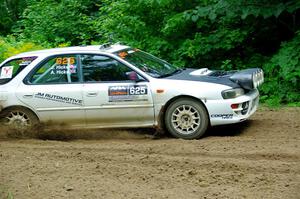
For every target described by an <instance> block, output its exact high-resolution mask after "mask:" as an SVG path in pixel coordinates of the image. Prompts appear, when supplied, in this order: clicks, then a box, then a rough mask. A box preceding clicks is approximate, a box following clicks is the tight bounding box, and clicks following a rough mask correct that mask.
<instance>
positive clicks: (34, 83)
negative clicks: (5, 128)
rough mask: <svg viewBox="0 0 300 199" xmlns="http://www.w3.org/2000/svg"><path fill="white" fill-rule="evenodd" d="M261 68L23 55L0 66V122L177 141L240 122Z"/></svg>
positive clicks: (110, 51)
mask: <svg viewBox="0 0 300 199" xmlns="http://www.w3.org/2000/svg"><path fill="white" fill-rule="evenodd" d="M263 78H264V77H263V71H262V70H261V69H259V68H252V69H247V70H241V71H230V72H225V71H212V70H208V69H206V68H203V69H189V68H187V69H180V68H177V67H174V66H172V65H171V64H169V63H167V62H166V61H164V60H161V59H159V58H156V57H154V56H152V55H150V54H148V53H145V52H143V51H140V50H138V49H135V48H131V47H129V46H124V45H120V44H114V45H109V44H104V45H101V46H82V47H68V48H56V49H49V50H41V51H34V52H28V53H22V54H19V55H16V56H13V57H10V58H9V59H7V60H5V61H4V62H3V63H1V65H0V119H1V122H2V125H10V126H16V127H19V128H27V127H31V126H33V125H35V124H37V123H38V122H43V121H49V120H51V121H53V122H63V123H66V124H68V126H69V127H70V128H113V127H130V128H131V127H156V128H158V129H166V130H167V131H168V132H170V133H171V134H172V135H173V136H175V137H178V138H184V139H195V138H199V137H201V136H202V135H203V134H204V133H205V131H206V130H207V128H208V127H209V126H215V125H223V124H231V123H237V122H241V121H243V120H246V119H247V118H249V117H250V115H252V114H253V113H254V112H255V111H256V109H257V106H258V101H259V92H258V90H257V87H258V86H259V85H260V84H262V83H263Z"/></svg>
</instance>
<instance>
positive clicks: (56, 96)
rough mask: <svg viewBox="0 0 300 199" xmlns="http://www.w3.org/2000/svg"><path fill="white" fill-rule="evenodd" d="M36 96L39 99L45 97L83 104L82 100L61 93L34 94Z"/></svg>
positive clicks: (57, 100) (62, 101) (46, 98)
mask: <svg viewBox="0 0 300 199" xmlns="http://www.w3.org/2000/svg"><path fill="white" fill-rule="evenodd" d="M34 97H35V98H39V99H45V100H50V101H55V102H61V103H66V104H74V105H80V106H82V100H80V99H74V98H71V97H62V96H59V95H52V94H48V93H37V94H35V95H34Z"/></svg>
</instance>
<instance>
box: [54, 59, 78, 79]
mask: <svg viewBox="0 0 300 199" xmlns="http://www.w3.org/2000/svg"><path fill="white" fill-rule="evenodd" d="M55 64H56V66H55V67H54V68H53V69H52V70H51V72H50V74H51V75H65V74H74V73H77V66H76V59H75V57H58V58H56V60H55Z"/></svg>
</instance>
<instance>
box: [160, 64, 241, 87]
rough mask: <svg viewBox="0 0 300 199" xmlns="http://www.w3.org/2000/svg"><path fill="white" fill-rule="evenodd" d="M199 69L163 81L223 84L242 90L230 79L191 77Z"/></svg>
mask: <svg viewBox="0 0 300 199" xmlns="http://www.w3.org/2000/svg"><path fill="white" fill-rule="evenodd" d="M196 70H197V69H191V68H188V69H186V70H183V71H182V72H181V73H178V74H175V75H172V76H169V77H166V78H163V79H173V80H185V81H196V82H207V83H214V84H221V85H226V86H230V87H232V88H240V86H239V85H238V84H236V83H234V82H232V81H231V80H230V79H229V78H228V77H213V76H208V75H203V76H196V75H190V73H191V72H193V71H196Z"/></svg>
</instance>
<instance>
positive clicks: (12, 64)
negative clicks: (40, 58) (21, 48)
mask: <svg viewBox="0 0 300 199" xmlns="http://www.w3.org/2000/svg"><path fill="white" fill-rule="evenodd" d="M36 58H37V57H23V58H18V59H13V60H10V61H9V62H6V63H5V64H4V65H3V66H1V67H0V84H5V83H7V82H9V81H10V80H12V79H13V78H14V77H16V76H17V75H18V74H19V73H20V72H21V71H22V70H23V69H24V68H26V66H28V65H29V64H31V62H33V61H34V60H35V59H36Z"/></svg>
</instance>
